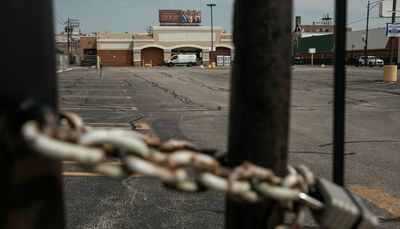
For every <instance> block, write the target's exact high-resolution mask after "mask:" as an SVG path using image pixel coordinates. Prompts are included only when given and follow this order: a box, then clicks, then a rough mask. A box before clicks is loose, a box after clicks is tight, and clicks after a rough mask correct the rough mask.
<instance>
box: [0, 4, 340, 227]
mask: <svg viewBox="0 0 400 229" xmlns="http://www.w3.org/2000/svg"><path fill="white" fill-rule="evenodd" d="M335 2H336V4H335V6H336V10H335V12H336V16H335V18H336V26H337V27H336V39H335V40H336V46H335V47H336V50H337V52H336V53H335V54H336V57H335V59H336V60H337V62H336V63H335V64H336V66H335V112H334V116H335V119H334V127H335V128H334V180H335V182H336V183H338V184H341V185H343V172H344V164H343V161H344V115H345V110H344V98H345V96H344V95H345V91H344V90H345V75H346V74H345V65H344V64H345V63H344V60H345V41H346V34H345V27H346V12H347V11H346V3H347V1H346V0H336V1H335ZM292 4H293V1H292V0H282V1H279V2H278V1H274V0H268V1H260V0H251V1H248V0H236V1H235V16H234V18H235V19H234V26H235V36H234V42H235V46H236V48H237V49H236V59H235V64H234V66H233V70H232V72H233V73H232V84H231V85H232V94H231V100H230V101H231V104H230V119H229V122H230V126H229V147H228V148H229V154H228V159H229V166H231V167H234V166H237V165H239V164H240V163H242V162H243V161H247V160H250V161H253V162H255V163H256V164H257V165H260V166H263V167H267V168H271V169H273V170H274V172H276V173H277V174H278V175H280V176H281V175H285V173H286V172H285V171H286V162H287V157H288V136H289V132H288V131H289V128H288V127H289V123H288V121H289V105H290V87H291V68H290V63H291V59H290V56H291V48H290V47H291V17H290V16H289V15H291V14H292ZM52 9H53V8H52V1H51V0H44V1H28V0H20V1H18V4H16V3H15V2H14V1H10V0H8V1H4V2H3V3H2V7H0V18H1V19H3V21H10V20H11V21H13V23H9V24H7V23H5V25H4V28H3V31H4V34H5V36H2V37H0V43H2V44H5V45H4V46H5V49H6V53H7V52H8V53H24V55H25V57H27V58H30V59H32V60H33V61H31V62H30V63H27V65H26V66H23V67H21V66H20V65H19V62H18V60H19V58H20V56H19V55H11V56H10V58H9V59H7V60H5V62H4V64H5V66H7V68H6V69H5V70H4V71H5V72H4V75H5V76H7V77H4V79H6V80H2V83H1V84H0V86H1V90H0V95H1V96H2V98H4V100H3V103H2V105H0V157H1V158H4V160H0V179H1V181H2V182H3V183H4V188H2V189H0V206H2V208H0V228H17V227H18V226H17V225H22V226H25V227H26V228H64V224H65V222H64V210H63V209H64V203H63V198H62V178H61V176H60V174H61V164H60V163H59V162H55V161H49V160H46V159H44V158H41V157H38V156H37V155H35V154H34V153H33V152H30V151H29V149H27V146H26V145H24V144H23V142H21V139H20V132H19V131H18V130H19V129H20V128H21V126H22V124H23V123H24V122H25V121H27V120H32V119H34V120H38V121H39V122H40V123H43V122H44V120H43V119H44V117H43V114H44V111H46V110H50V111H54V112H55V111H56V110H57V87H56V85H57V82H56V77H55V75H54V70H55V69H54V66H53V65H52V64H51V63H54V58H55V57H54V50H53V49H54V41H53V36H54V33H53V24H52V22H51V19H52V18H53V15H52V13H51V12H52ZM249 15H251V17H249ZM32 18H34V19H35V20H36V21H35V26H34V28H33V27H32V24H30V23H26V22H27V21H30V20H32ZM15 28H19V29H18V30H15ZM26 31H30V39H31V40H33V41H36V43H35V45H31V44H29V45H25V46H21V45H20V44H26V40H25V39H26ZM7 44H8V45H7ZM38 53H39V54H40V55H38ZM41 58H42V59H41ZM59 60H60V62H59ZM61 60H63V61H61ZM64 60H67V61H66V62H64ZM56 63H57V69H65V68H67V67H68V65H65V63H68V58H67V57H62V56H61V57H59V56H57V61H56ZM266 63H267V65H266ZM271 66H272V67H271ZM0 79H2V78H0ZM22 82H24V83H22ZM45 118H46V117H45ZM229 184H230V183H229ZM3 206H4V207H3ZM38 206H39V207H38ZM283 216H284V215H283V211H282V209H281V208H280V207H279V206H278V205H277V203H276V202H274V201H271V200H268V201H263V202H262V203H259V204H255V205H245V204H240V203H237V202H234V201H231V200H227V204H226V227H227V228H275V226H276V225H279V224H280V223H281V222H282V220H283Z"/></svg>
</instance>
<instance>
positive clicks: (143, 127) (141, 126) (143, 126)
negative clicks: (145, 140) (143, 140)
mask: <svg viewBox="0 0 400 229" xmlns="http://www.w3.org/2000/svg"><path fill="white" fill-rule="evenodd" d="M135 130H150V126H149V125H148V124H146V123H137V124H135Z"/></svg>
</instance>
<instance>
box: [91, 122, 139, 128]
mask: <svg viewBox="0 0 400 229" xmlns="http://www.w3.org/2000/svg"><path fill="white" fill-rule="evenodd" d="M86 124H87V125H88V126H101V127H104V126H107V127H131V124H130V123H126V122H117V123H102V122H88V123H86Z"/></svg>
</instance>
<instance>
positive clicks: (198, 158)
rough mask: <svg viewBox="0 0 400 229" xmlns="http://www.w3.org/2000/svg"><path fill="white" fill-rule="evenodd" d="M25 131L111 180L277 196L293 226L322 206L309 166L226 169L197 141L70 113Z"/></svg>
mask: <svg viewBox="0 0 400 229" xmlns="http://www.w3.org/2000/svg"><path fill="white" fill-rule="evenodd" d="M22 134H23V137H24V138H25V140H26V141H27V142H28V144H29V145H30V146H31V147H32V148H33V149H34V150H35V151H36V152H37V153H39V154H41V155H42V156H45V157H49V158H52V159H56V160H70V161H71V160H72V161H76V162H79V163H80V164H81V165H82V166H83V167H85V168H86V169H87V170H89V171H92V172H96V173H101V174H103V175H106V176H109V177H112V178H119V179H123V178H127V177H129V176H131V175H132V174H140V175H144V176H148V177H153V178H157V179H159V180H160V181H162V182H163V183H164V184H166V185H167V186H168V187H172V188H174V189H177V190H181V191H186V192H200V191H203V190H205V189H211V190H216V191H220V192H225V193H227V194H229V196H230V197H231V198H233V199H235V200H238V201H242V202H246V203H257V202H260V201H263V200H265V199H273V200H275V201H277V202H278V203H280V205H281V206H282V207H285V208H286V209H287V210H289V211H296V213H297V214H296V217H295V220H294V225H301V224H302V222H303V221H304V218H305V216H304V210H305V209H306V207H310V208H313V209H322V208H323V207H324V205H323V203H321V202H319V201H318V200H316V199H314V198H312V197H310V196H308V195H307V194H308V193H309V187H312V186H313V185H314V184H315V182H316V179H315V178H314V175H313V174H312V172H311V171H310V170H309V169H308V168H307V167H305V166H298V167H297V168H294V167H292V166H289V167H288V169H287V171H288V172H287V176H286V177H284V178H281V177H278V176H276V175H275V174H274V173H273V171H272V170H269V169H266V168H262V167H260V166H257V165H255V164H252V163H250V162H244V163H243V164H242V165H240V166H238V167H235V168H228V167H223V166H221V165H220V163H219V162H218V161H217V160H216V159H214V158H213V157H212V156H210V155H207V154H204V153H200V152H199V149H198V147H197V146H196V145H194V144H193V143H190V142H187V141H179V140H169V141H165V142H163V141H161V140H160V139H159V138H157V137H153V136H149V135H145V134H141V133H138V132H135V131H133V130H132V131H128V130H118V129H93V128H91V127H88V126H86V125H85V124H84V123H83V121H82V119H81V118H80V117H79V116H78V115H76V114H74V113H70V112H64V113H61V114H60V115H59V117H57V116H54V115H47V117H46V124H45V125H43V126H40V125H39V123H37V122H36V121H29V122H27V123H26V124H25V125H24V126H23V128H22ZM110 158H114V159H115V158H117V159H118V160H119V162H120V163H117V164H115V163H113V164H110V163H107V161H109V159H110ZM193 169H194V170H193ZM190 171H191V172H190ZM193 171H195V172H194V174H193ZM295 206H297V207H295Z"/></svg>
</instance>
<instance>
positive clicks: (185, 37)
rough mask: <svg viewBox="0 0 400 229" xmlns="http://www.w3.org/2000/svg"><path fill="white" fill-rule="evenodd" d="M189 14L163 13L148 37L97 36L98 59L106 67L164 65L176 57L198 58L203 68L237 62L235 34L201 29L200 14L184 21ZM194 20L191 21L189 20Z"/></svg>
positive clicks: (132, 35) (180, 12)
mask: <svg viewBox="0 0 400 229" xmlns="http://www.w3.org/2000/svg"><path fill="white" fill-rule="evenodd" d="M187 12H188V11H181V10H160V12H159V13H160V25H159V26H153V27H151V30H149V32H148V33H137V34H127V33H125V34H108V33H103V34H98V35H97V55H98V56H100V59H101V64H102V66H104V67H113V66H145V65H152V66H157V65H162V64H163V62H164V61H165V60H167V59H169V58H170V57H171V56H172V55H174V54H179V53H191V54H196V55H197V58H198V60H199V63H201V64H209V63H210V62H217V57H218V58H220V57H224V58H225V59H227V58H228V59H229V61H227V62H226V63H229V62H230V61H232V60H233V58H234V53H235V49H234V46H233V42H232V34H228V33H222V32H221V27H219V26H214V27H213V33H212V34H213V36H212V41H213V47H214V51H212V50H211V27H209V26H200V24H199V23H200V22H201V12H199V11H190V12H191V13H195V14H196V16H195V17H193V19H192V17H191V16H189V17H185V20H186V18H188V21H185V22H184V23H183V22H182V21H181V20H182V17H183V15H184V14H185V13H186V14H187ZM190 19H192V20H190Z"/></svg>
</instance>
